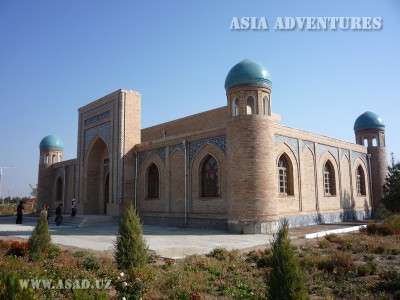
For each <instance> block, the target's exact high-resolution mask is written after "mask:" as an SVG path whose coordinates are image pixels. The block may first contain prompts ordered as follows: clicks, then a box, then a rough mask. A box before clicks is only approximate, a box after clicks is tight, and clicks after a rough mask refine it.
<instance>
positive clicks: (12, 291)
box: [0, 272, 39, 300]
mask: <svg viewBox="0 0 400 300" xmlns="http://www.w3.org/2000/svg"><path fill="white" fill-rule="evenodd" d="M0 299H24V300H34V299H39V298H38V297H37V296H36V294H35V293H34V292H33V290H32V288H31V287H28V288H22V287H21V284H20V282H19V277H18V276H17V275H16V274H13V273H7V272H4V273H3V272H2V274H1V275H0Z"/></svg>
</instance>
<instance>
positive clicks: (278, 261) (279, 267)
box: [267, 219, 307, 300]
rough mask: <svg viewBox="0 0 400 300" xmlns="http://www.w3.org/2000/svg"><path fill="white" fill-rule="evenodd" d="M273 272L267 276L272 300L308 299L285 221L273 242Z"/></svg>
mask: <svg viewBox="0 0 400 300" xmlns="http://www.w3.org/2000/svg"><path fill="white" fill-rule="evenodd" d="M271 268H272V269H271V271H270V272H269V273H268V275H267V283H268V284H269V287H268V294H269V298H270V299H296V300H301V299H307V290H306V286H305V281H304V275H303V272H302V270H301V269H300V265H299V262H298V260H297V257H296V255H295V252H294V249H293V246H292V244H291V242H290V239H289V223H288V221H287V220H286V219H285V220H284V221H283V223H282V226H281V227H280V229H279V231H278V232H277V233H276V234H274V239H273V241H272V257H271Z"/></svg>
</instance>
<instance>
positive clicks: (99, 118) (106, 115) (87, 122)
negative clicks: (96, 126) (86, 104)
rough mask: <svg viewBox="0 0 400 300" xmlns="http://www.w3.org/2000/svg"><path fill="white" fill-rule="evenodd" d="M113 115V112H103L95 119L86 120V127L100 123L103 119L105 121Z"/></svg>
mask: <svg viewBox="0 0 400 300" xmlns="http://www.w3.org/2000/svg"><path fill="white" fill-rule="evenodd" d="M110 115H111V110H107V111H105V112H102V113H101V114H98V115H95V116H93V117H90V118H89V119H86V120H85V121H84V124H85V126H87V125H90V124H92V123H94V122H97V121H100V120H102V119H105V118H107V117H109V116H110Z"/></svg>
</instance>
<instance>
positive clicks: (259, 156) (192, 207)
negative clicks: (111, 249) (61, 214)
mask: <svg viewBox="0 0 400 300" xmlns="http://www.w3.org/2000/svg"><path fill="white" fill-rule="evenodd" d="M270 93H271V91H270V89H268V88H266V87H265V86H262V87H260V86H249V85H247V86H243V87H241V86H239V87H235V88H232V89H229V90H228V91H227V105H226V106H224V107H220V108H217V109H213V110H210V111H207V112H203V113H199V114H196V115H193V116H188V117H185V118H182V119H178V120H174V121H171V122H167V123H164V124H160V125H156V126H152V127H149V128H145V129H141V128H140V119H141V113H140V94H139V93H136V92H132V91H126V90H118V91H116V92H114V93H111V94H110V95H107V96H105V97H103V98H101V99H99V100H96V101H94V102H92V103H90V104H88V105H86V106H84V107H82V108H80V109H79V126H78V156H77V159H76V160H70V161H67V162H56V163H47V164H45V163H44V160H45V157H46V155H49V156H50V157H51V156H52V155H53V154H54V153H53V152H52V151H51V150H46V151H47V152H41V154H40V155H41V156H40V163H39V187H38V198H39V200H40V202H39V203H40V205H43V204H44V203H47V202H49V201H50V202H51V205H52V206H54V207H55V206H56V204H57V201H58V200H60V199H57V195H60V194H59V192H58V189H59V188H60V184H59V183H58V184H57V182H60V181H58V179H59V178H61V179H60V180H61V181H62V193H61V194H62V199H61V201H62V202H63V203H64V204H65V209H66V210H69V209H70V201H71V199H72V198H75V199H77V202H78V211H79V212H80V213H84V214H108V215H114V216H118V215H120V214H121V212H122V211H123V209H124V208H126V207H127V205H130V204H132V205H135V206H136V207H137V209H138V211H139V214H140V215H141V217H142V219H143V220H144V222H147V223H157V224H172V225H188V226H213V227H223V228H228V229H229V230H230V231H232V232H242V233H270V232H273V231H275V229H276V228H277V224H278V222H279V221H280V220H281V219H282V218H288V219H289V222H290V224H291V226H298V225H307V224H314V223H320V222H330V221H338V220H344V219H347V218H348V217H349V216H350V217H352V218H364V217H369V216H370V213H371V211H372V209H373V208H375V209H376V205H377V203H379V200H380V195H381V194H382V189H381V187H382V184H383V180H384V174H385V171H386V151H385V148H384V132H382V131H379V132H373V133H371V132H370V131H368V132H363V133H362V136H361V135H360V136H356V140H357V143H358V144H353V143H348V142H344V141H340V140H337V139H333V138H330V137H326V136H321V135H317V134H314V133H310V132H305V131H302V130H298V129H294V128H289V127H286V126H283V125H282V124H280V116H278V115H275V114H273V113H272V108H271V101H270ZM249 99H250V100H249ZM249 101H251V103H250V102H249ZM235 105H236V106H237V108H236V107H235ZM372 134H373V135H372ZM373 137H375V138H377V139H378V144H379V145H378V146H372V140H371V143H370V144H371V145H370V146H368V147H365V146H363V145H361V144H362V142H361V141H363V139H364V138H368V139H372V138H373ZM56 155H62V152H61V153H60V152H57V153H56ZM210 156H211V157H213V158H214V159H215V160H216V161H217V166H218V173H217V174H218V180H217V186H218V195H217V196H213V197H204V195H203V194H202V193H203V190H202V184H203V181H202V180H203V179H202V178H203V175H202V174H203V173H202V168H203V164H204V161H205V160H206V159H207V158H208V157H210ZM281 157H283V158H284V159H285V161H286V162H287V169H286V172H287V173H286V174H287V193H286V192H284V193H283V192H282V191H281V189H280V185H279V184H280V183H279V178H280V177H279V176H280V173H279V168H278V163H279V159H280V158H281ZM326 164H329V165H330V166H331V169H332V170H331V171H330V172H331V173H329V174H328V175H329V176H330V182H333V183H332V184H331V185H330V186H329V187H330V194H327V193H326V182H325V177H326V176H327V175H326V169H325V165H326ZM152 165H155V166H156V167H157V170H158V176H159V177H158V181H157V184H158V186H157V187H156V188H157V193H158V194H157V197H149V186H148V185H149V184H150V183H149V180H150V179H149V176H150V175H149V169H150V166H152ZM358 168H360V169H358ZM357 170H361V174H362V176H363V177H362V184H363V185H362V187H363V189H362V193H359V191H358V190H357V172H360V171H357ZM371 170H372V171H371ZM371 173H372V176H371V175H370V174H371ZM358 180H359V181H358V182H360V179H358ZM213 182H214V181H213ZM371 182H372V185H371ZM151 184H153V183H151ZM371 191H372V194H373V197H371Z"/></svg>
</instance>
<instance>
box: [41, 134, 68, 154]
mask: <svg viewBox="0 0 400 300" xmlns="http://www.w3.org/2000/svg"><path fill="white" fill-rule="evenodd" d="M39 148H40V150H48V149H56V150H63V149H64V143H63V141H62V140H61V139H60V138H59V137H57V136H55V135H48V136H46V137H45V138H44V139H43V140H42V141H41V142H40V145H39Z"/></svg>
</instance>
